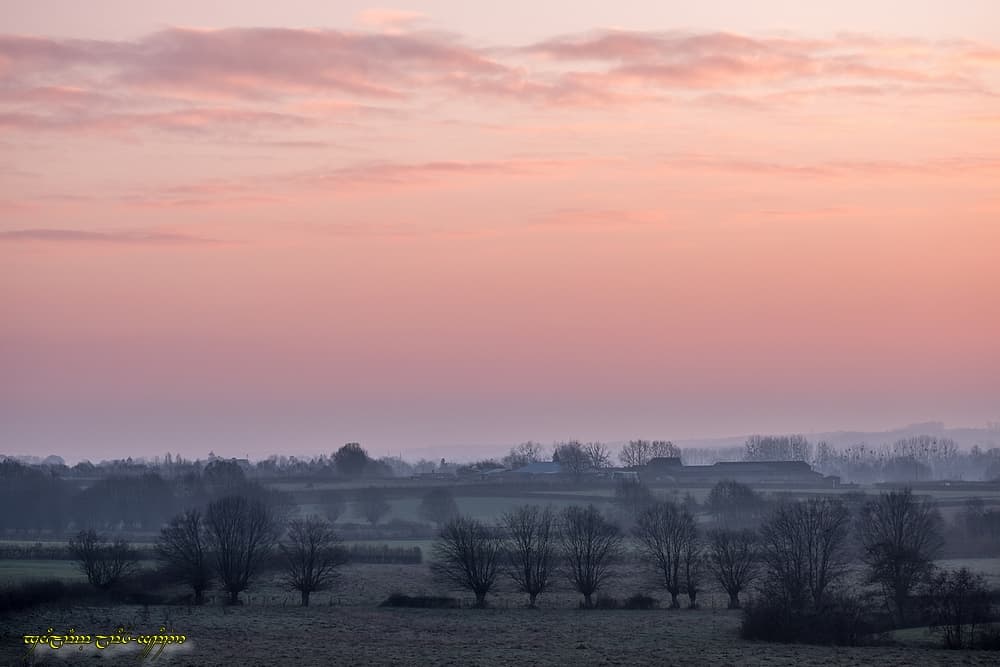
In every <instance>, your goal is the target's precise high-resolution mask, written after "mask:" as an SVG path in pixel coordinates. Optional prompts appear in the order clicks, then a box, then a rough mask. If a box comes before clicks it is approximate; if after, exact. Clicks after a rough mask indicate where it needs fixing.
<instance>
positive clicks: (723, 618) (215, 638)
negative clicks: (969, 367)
mask: <svg viewBox="0 0 1000 667" xmlns="http://www.w3.org/2000/svg"><path fill="white" fill-rule="evenodd" d="M5 621H6V622H7V625H6V627H3V628H2V630H0V632H2V633H3V634H2V636H0V664H5V665H7V664H9V665H14V664H17V662H16V661H17V660H18V659H19V656H20V655H21V653H22V650H23V649H22V648H21V646H20V645H19V642H20V635H21V634H24V633H39V634H40V633H44V632H45V631H46V629H47V628H49V627H53V628H56V629H62V630H63V631H64V630H65V629H67V628H69V627H75V628H76V629H77V631H78V632H81V631H84V632H89V633H92V634H96V633H99V632H101V631H102V630H103V629H104V628H111V629H113V628H114V627H116V626H117V625H119V624H125V625H132V626H133V627H135V628H136V631H138V632H155V631H157V630H158V629H159V627H160V626H161V625H163V626H166V627H167V628H168V629H173V630H174V631H176V632H178V633H183V634H185V635H187V637H188V638H189V641H188V642H186V644H185V645H184V646H183V647H181V650H180V651H178V652H177V653H174V654H164V656H161V658H160V659H158V662H161V661H162V662H165V663H166V664H168V665H176V666H186V665H192V666H193V665H201V666H208V667H214V666H222V665H232V664H240V665H243V666H247V667H249V666H253V665H268V666H270V665H430V664H450V665H496V664H510V665H521V664H524V665H566V664H571V663H572V664H575V665H635V664H657V665H683V666H684V667H690V666H691V665H789V666H791V665H796V666H799V665H810V666H816V667H819V666H821V665H868V664H877V665H880V667H897V666H898V667H903V666H910V665H957V664H962V665H995V664H996V654H995V653H993V654H990V653H983V652H961V653H957V652H951V651H944V650H939V649H933V648H926V647H925V648H920V647H916V646H908V645H907V646H878V647H859V648H837V649H831V648H829V647H823V646H801V645H781V644H768V643H759V642H745V641H742V640H740V639H739V637H738V627H739V616H738V614H737V613H734V612H728V611H718V612H712V611H694V612H692V611H686V610H681V611H664V610H659V611H647V612H639V611H582V610H575V609H552V610H546V609H542V610H527V609H487V610H473V609H462V610H424V609H380V608H372V607H339V606H314V607H310V608H307V609H303V608H299V607H278V606H259V607H256V606H245V607H238V608H225V607H203V608H196V609H191V608H165V607H150V608H148V609H143V608H138V607H115V608H101V607H97V608H86V609H73V610H58V609H53V610H47V611H36V612H33V613H30V614H26V615H23V616H20V617H18V618H16V619H2V618H0V623H4V622H5ZM57 631H58V630H57ZM104 631H110V630H104ZM114 648H121V647H113V648H112V649H109V650H107V651H105V652H104V654H103V655H98V654H97V652H96V651H95V650H93V649H90V650H89V651H88V652H86V653H81V652H77V651H75V650H74V652H73V653H70V650H71V649H67V648H62V649H60V650H59V651H56V652H53V651H51V650H46V649H39V650H38V652H37V654H36V656H35V657H36V660H35V662H34V663H33V664H35V665H37V666H41V665H67V664H72V665H108V664H125V663H126V662H131V661H134V655H133V654H130V653H128V652H125V651H124V650H119V651H118V652H117V653H115V652H113V651H114ZM67 658H68V659H69V661H67ZM163 658H168V659H167V660H164V659H163Z"/></svg>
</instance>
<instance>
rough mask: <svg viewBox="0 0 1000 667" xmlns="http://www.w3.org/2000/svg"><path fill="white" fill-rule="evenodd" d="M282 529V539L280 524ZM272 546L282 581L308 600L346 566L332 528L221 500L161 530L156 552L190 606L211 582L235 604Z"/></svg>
mask: <svg viewBox="0 0 1000 667" xmlns="http://www.w3.org/2000/svg"><path fill="white" fill-rule="evenodd" d="M285 525H287V530H285V531H284V537H283V538H282V532H283V531H282V529H281V527H282V526H285ZM275 548H277V552H278V553H279V554H280V559H279V562H280V568H281V571H282V581H283V583H284V584H285V585H286V586H287V588H289V589H290V590H295V591H298V592H299V593H300V594H301V599H302V605H303V606H308V605H309V597H310V595H311V594H312V593H314V592H316V591H321V590H325V589H327V588H329V587H330V585H331V584H332V583H333V582H334V580H335V578H336V576H337V572H338V570H337V569H338V568H339V567H340V566H341V565H343V564H344V563H346V562H347V557H346V553H345V551H344V549H343V548H342V546H341V543H340V539H339V538H338V536H337V534H336V532H335V531H334V529H333V526H332V525H331V524H330V522H329V521H327V520H326V519H324V518H322V517H319V516H310V517H307V518H297V519H292V520H290V521H284V520H283V519H282V518H281V515H280V512H278V511H276V510H275V508H274V507H272V506H269V505H267V504H266V503H264V502H263V501H261V500H260V499H253V498H248V497H246V496H241V495H233V496H226V497H224V498H220V499H219V500H216V501H214V502H212V503H209V505H208V507H207V508H206V509H205V511H204V512H201V511H200V510H197V509H189V510H186V511H185V512H183V513H181V514H179V515H177V516H175V517H174V518H173V519H171V521H170V522H169V524H168V525H167V526H166V527H164V528H163V530H162V531H161V533H160V537H159V539H158V541H157V544H156V551H157V556H158V558H159V560H160V561H161V563H162V566H163V570H164V572H165V573H166V574H168V576H170V577H171V578H172V579H174V580H175V581H177V582H178V583H183V584H184V585H186V586H188V587H190V588H191V590H192V593H193V600H194V602H195V604H201V602H202V600H203V596H204V592H205V591H206V590H208V589H209V588H210V587H211V586H212V584H213V583H214V582H215V581H218V583H219V585H220V587H221V588H222V589H223V590H225V591H226V593H227V594H228V596H229V602H230V604H237V603H238V601H239V594H240V593H241V592H243V591H245V590H246V589H247V588H248V587H249V586H250V584H251V582H252V581H253V579H254V578H255V577H256V576H257V575H259V574H260V572H261V571H262V569H263V568H264V567H265V566H266V565H267V564H268V563H269V562H270V560H271V557H272V555H273V554H274V552H275Z"/></svg>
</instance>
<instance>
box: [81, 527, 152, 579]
mask: <svg viewBox="0 0 1000 667" xmlns="http://www.w3.org/2000/svg"><path fill="white" fill-rule="evenodd" d="M69 551H70V553H71V554H73V557H74V558H75V559H76V561H77V565H78V566H79V568H80V571H81V572H83V574H84V575H86V577H87V581H88V582H90V584H91V585H92V586H95V587H97V588H99V589H101V590H109V589H111V588H113V587H114V586H115V585H116V584H117V583H118V582H119V581H121V579H122V577H124V576H125V575H127V574H129V573H130V572H132V571H134V570H135V568H136V565H137V560H138V559H137V557H136V553H135V550H134V549H132V547H131V546H129V544H128V542H126V541H125V540H122V539H116V540H115V541H114V542H108V539H107V538H106V537H105V536H103V535H99V534H98V533H97V531H95V530H93V529H90V530H81V531H80V532H79V533H77V534H76V535H75V536H74V537H72V538H70V540H69Z"/></svg>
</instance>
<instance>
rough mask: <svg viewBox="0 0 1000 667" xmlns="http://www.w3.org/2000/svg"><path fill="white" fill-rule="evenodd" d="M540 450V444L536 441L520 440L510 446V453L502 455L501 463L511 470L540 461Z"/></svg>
mask: <svg viewBox="0 0 1000 667" xmlns="http://www.w3.org/2000/svg"><path fill="white" fill-rule="evenodd" d="M542 451H543V450H542V446H541V445H540V444H538V443H537V442H531V441H528V442H522V443H521V444H520V445H517V446H516V447H511V448H510V453H509V454H507V456H505V457H503V460H502V461H501V463H503V465H505V466H506V467H508V468H510V469H511V470H517V469H518V468H523V467H524V466H526V465H528V464H529V463H536V462H538V461H541V460H542Z"/></svg>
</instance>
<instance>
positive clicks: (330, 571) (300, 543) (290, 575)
mask: <svg viewBox="0 0 1000 667" xmlns="http://www.w3.org/2000/svg"><path fill="white" fill-rule="evenodd" d="M279 547H280V548H281V554H282V556H283V557H284V563H283V565H284V583H285V585H286V586H287V587H288V588H289V589H291V590H295V591H298V592H299V593H300V595H301V597H302V606H303V607H308V606H309V596H310V594H312V593H314V592H316V591H322V590H326V589H328V588H329V587H330V586H331V585H332V584H333V582H334V580H335V579H336V577H337V569H338V568H339V567H340V566H342V565H344V564H345V563H346V562H347V553H346V552H345V551H344V549H343V548H342V547H341V546H340V540H339V538H338V537H337V534H336V532H334V530H333V526H332V525H330V522H329V521H326V520H325V519H322V518H320V517H318V516H311V517H308V518H306V519H294V520H292V522H291V523H290V524H289V525H288V536H287V538H286V540H285V541H284V542H282V543H280V544H279Z"/></svg>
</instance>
